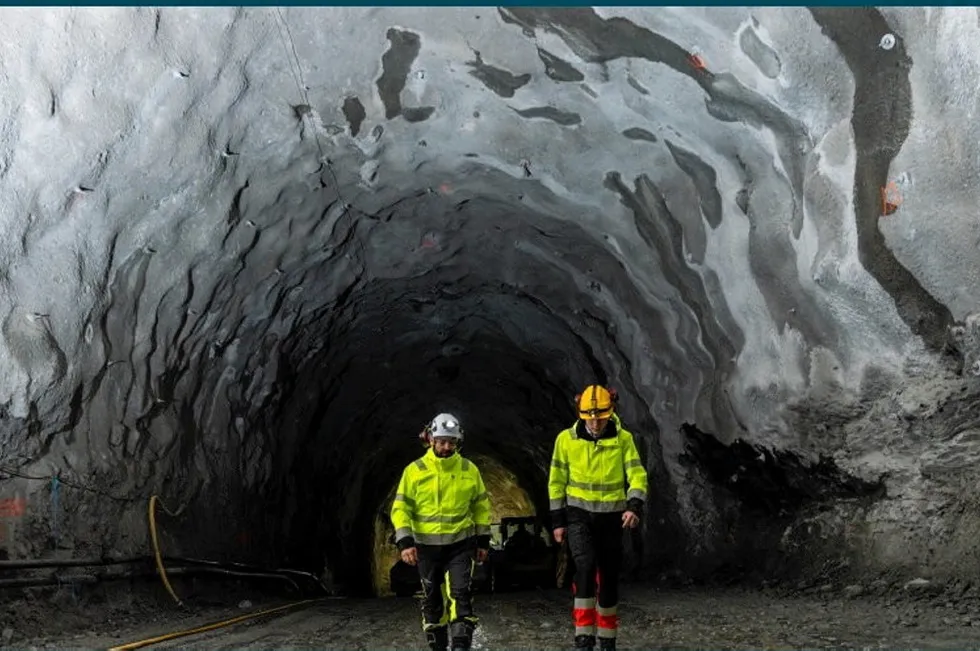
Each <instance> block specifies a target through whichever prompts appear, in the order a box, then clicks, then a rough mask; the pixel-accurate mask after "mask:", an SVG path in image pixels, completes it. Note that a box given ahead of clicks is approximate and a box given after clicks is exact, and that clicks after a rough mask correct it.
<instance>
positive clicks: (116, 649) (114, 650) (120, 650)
mask: <svg viewBox="0 0 980 651" xmlns="http://www.w3.org/2000/svg"><path fill="white" fill-rule="evenodd" d="M314 601H322V599H306V600H305V601H294V602H293V603H291V604H286V605H284V606H276V607H275V608H269V609H267V610H260V611H259V612H257V613H248V614H247V615H239V616H238V617H232V618H231V619H226V620H224V621H220V622H214V623H213V624H205V625H204V626H198V627H197V628H189V629H186V630H183V631H176V632H174V633H164V634H163V635H158V636H156V637H150V638H147V639H145V640H139V641H137V642H127V643H126V644H120V645H119V646H113V647H109V648H108V649H107V651H129V650H130V649H139V648H141V647H144V646H150V645H151V644H157V643H158V642H166V641H167V640H173V639H175V638H178V637H185V636H187V635H195V634H197V633H204V632H206V631H213V630H214V629H216V628H221V627H223V626H231V625H232V624H237V623H238V622H243V621H245V620H246V619H252V618H253V617H259V616H260V615H268V614H270V613H275V612H279V611H280V610H286V609H287V608H294V607H296V606H301V605H303V604H309V603H313V602H314Z"/></svg>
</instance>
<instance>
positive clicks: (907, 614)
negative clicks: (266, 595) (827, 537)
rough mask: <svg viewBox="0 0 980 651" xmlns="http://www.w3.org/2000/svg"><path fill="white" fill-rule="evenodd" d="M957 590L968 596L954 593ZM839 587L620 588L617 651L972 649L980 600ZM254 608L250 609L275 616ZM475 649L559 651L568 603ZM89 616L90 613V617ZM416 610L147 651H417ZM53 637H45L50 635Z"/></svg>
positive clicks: (168, 627)
mask: <svg viewBox="0 0 980 651" xmlns="http://www.w3.org/2000/svg"><path fill="white" fill-rule="evenodd" d="M964 586H965V588H966V589H965V590H960V589H959V588H962V587H964ZM850 592H853V591H848V590H847V589H842V588H840V587H838V586H834V585H830V586H822V587H820V588H816V589H813V590H806V591H798V590H779V589H775V588H772V589H764V590H744V589H732V588H729V589H724V588H716V589H710V588H703V587H688V588H661V589H658V588H652V587H644V586H640V585H629V586H626V588H625V591H624V597H623V603H622V604H621V606H620V615H621V619H622V623H621V630H620V638H619V647H620V648H623V649H702V648H707V649H771V648H780V649H787V648H792V649H894V648H918V649H975V648H980V615H978V613H980V610H978V608H980V600H978V593H977V591H976V590H975V589H973V588H971V587H969V584H964V585H963V586H959V587H958V588H956V589H953V590H949V589H947V590H945V591H943V593H942V594H939V595H933V596H932V597H930V598H922V597H910V596H909V595H907V594H904V593H903V592H902V590H901V586H897V589H888V590H886V591H881V590H878V591H877V592H876V591H875V589H874V588H869V589H868V590H867V592H865V593H864V594H862V595H853V594H849V593H850ZM278 603H281V602H277V603H272V602H267V603H256V604H254V610H255V611H258V610H261V609H263V608H267V607H272V606H274V605H278ZM476 604H477V608H478V611H479V615H480V617H481V626H480V628H479V629H478V630H477V633H476V635H475V638H474V648H476V649H488V650H489V649H563V648H568V647H569V646H571V645H570V642H571V638H570V634H569V618H570V615H569V611H570V595H569V594H568V593H566V592H563V591H543V592H542V591H536V592H520V593H505V594H495V595H480V596H479V597H478V600H477V602H476ZM92 612H93V613H94V612H96V611H92ZM240 614H242V611H240V610H238V609H237V608H234V607H227V608H211V609H205V610H201V611H200V612H198V613H196V614H193V615H186V616H177V615H175V614H174V613H173V612H167V609H166V608H164V609H162V610H157V611H155V612H150V611H143V612H137V611H133V612H132V614H130V615H122V616H120V615H115V616H113V617H112V618H109V619H100V618H98V617H90V618H89V620H88V622H87V623H85V624H82V623H81V622H80V621H78V620H76V621H75V622H74V623H73V624H68V625H59V624H54V625H53V627H54V628H57V627H58V626H62V627H63V628H64V633H63V634H61V635H56V634H52V633H48V634H46V635H37V634H36V631H31V630H30V629H27V630H24V631H23V632H19V633H17V634H15V636H14V638H13V641H12V643H13V645H14V646H16V647H18V648H32V647H34V648H38V649H42V648H46V647H49V646H51V645H54V646H56V647H57V648H79V649H81V648H105V647H106V646H110V645H113V644H121V643H125V642H131V641H136V640H138V639H145V638H148V637H152V636H156V635H160V634H164V633H167V632H171V631H177V630H182V629H188V628H193V627H195V626H200V625H201V624H204V623H207V622H211V621H217V620H220V619H223V618H230V617H234V616H237V615H240ZM419 621H420V620H419V615H418V611H417V608H416V605H415V602H414V600H413V599H409V598H404V599H371V600H360V599H350V600H348V599H332V600H327V601H322V602H319V603H317V604H315V605H313V606H310V607H307V608H304V609H302V610H296V611H288V612H287V613H286V614H279V615H270V616H267V617H263V618H260V619H257V620H252V621H250V622H248V623H242V624H236V625H232V626H230V627H227V628H223V629H218V630H215V631H210V632H205V633H201V634H198V635H194V636H191V637H185V638H180V639H175V640H172V641H168V642H162V643H159V644H157V645H154V648H175V649H176V648H196V649H219V648H238V649H241V648H248V649H259V648H264V649H268V648H307V649H313V648H335V649H420V650H421V649H424V648H425V644H424V641H423V640H422V635H421V633H420V628H419V627H420V624H419ZM49 630H50V629H49Z"/></svg>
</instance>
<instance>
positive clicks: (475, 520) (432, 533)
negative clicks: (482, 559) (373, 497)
mask: <svg viewBox="0 0 980 651" xmlns="http://www.w3.org/2000/svg"><path fill="white" fill-rule="evenodd" d="M391 523H392V525H394V527H395V544H396V545H398V549H407V548H408V547H413V546H415V544H416V543H419V544H422V545H449V544H452V543H455V542H459V541H461V540H465V539H466V538H469V537H471V536H476V537H477V544H478V545H479V546H480V547H481V548H483V549H487V548H489V547H490V498H489V497H488V496H487V489H486V486H484V484H483V476H482V475H481V474H480V470H479V469H478V468H477V467H476V464H474V463H473V462H472V461H470V460H469V459H464V458H463V457H462V456H460V454H459V453H458V452H457V453H455V454H453V455H452V456H450V457H448V458H446V459H443V458H440V457H437V456H436V455H435V453H434V452H433V451H432V448H429V449H428V451H426V453H425V455H424V456H422V458H420V459H417V460H415V461H414V462H412V463H410V464H408V465H407V466H406V467H405V470H404V471H402V477H401V480H400V481H399V482H398V488H397V489H396V490H395V500H394V502H392V505H391Z"/></svg>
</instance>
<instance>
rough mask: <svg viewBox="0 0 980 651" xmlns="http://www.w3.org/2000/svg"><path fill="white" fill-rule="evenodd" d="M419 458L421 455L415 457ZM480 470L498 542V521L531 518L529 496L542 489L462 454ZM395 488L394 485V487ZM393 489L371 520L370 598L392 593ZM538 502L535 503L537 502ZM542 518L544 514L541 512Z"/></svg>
mask: <svg viewBox="0 0 980 651" xmlns="http://www.w3.org/2000/svg"><path fill="white" fill-rule="evenodd" d="M419 456H421V454H420V455H419ZM463 456H465V457H466V458H468V459H470V460H471V461H472V462H473V463H475V464H476V465H477V467H478V468H479V469H480V473H481V474H482V475H483V483H484V484H486V487H487V494H488V495H489V496H490V522H491V533H492V535H493V536H494V540H498V539H499V531H498V527H497V525H498V523H499V522H500V520H501V519H502V518H509V517H520V516H533V515H535V514H536V512H538V509H536V508H535V501H536V500H535V499H534V498H532V495H533V494H537V493H542V494H543V493H544V486H543V485H538V486H527V481H526V480H525V481H524V482H522V481H521V480H520V478H519V477H518V476H517V474H515V473H514V472H513V471H512V470H510V469H509V468H508V467H507V466H506V465H505V464H504V463H503V462H501V461H499V460H497V459H496V458H495V457H493V456H489V455H486V454H473V455H469V454H466V453H465V451H464V452H463ZM396 486H397V484H396ZM396 486H392V488H391V491H389V493H388V496H387V497H386V498H385V501H384V503H383V504H382V505H381V508H380V509H379V510H378V512H377V515H376V516H375V520H374V536H373V541H372V545H371V574H372V579H373V584H372V589H373V594H374V596H377V597H388V596H392V595H393V594H394V592H393V591H392V589H391V582H390V570H391V568H392V566H394V565H395V564H396V563H397V562H398V559H399V556H398V549H397V548H396V547H395V545H394V544H393V543H392V542H391V539H392V535H393V534H394V528H393V527H392V525H391V519H390V517H389V514H390V513H391V502H392V499H393V497H394V495H395V488H396ZM538 501H539V500H538ZM541 515H542V516H545V515H546V514H545V513H541Z"/></svg>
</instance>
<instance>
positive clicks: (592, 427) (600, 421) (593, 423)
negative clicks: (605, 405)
mask: <svg viewBox="0 0 980 651" xmlns="http://www.w3.org/2000/svg"><path fill="white" fill-rule="evenodd" d="M608 422H609V417H608V416H606V417H604V418H586V419H585V429H586V430H588V432H589V434H591V435H592V436H596V435H598V434H599V433H601V432H602V430H603V429H604V428H605V427H606V423H608Z"/></svg>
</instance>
